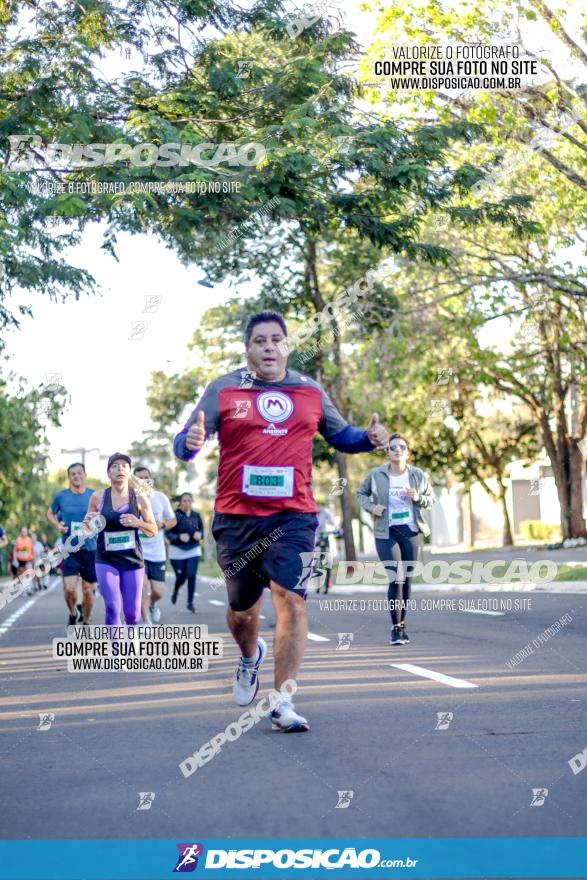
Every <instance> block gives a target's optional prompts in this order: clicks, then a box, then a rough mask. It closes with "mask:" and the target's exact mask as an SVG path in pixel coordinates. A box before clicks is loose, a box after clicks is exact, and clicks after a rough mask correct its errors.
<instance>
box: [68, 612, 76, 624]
mask: <svg viewBox="0 0 587 880" xmlns="http://www.w3.org/2000/svg"><path fill="white" fill-rule="evenodd" d="M76 623H77V614H70V615H69V618H68V620H67V625H68V626H75V625H76Z"/></svg>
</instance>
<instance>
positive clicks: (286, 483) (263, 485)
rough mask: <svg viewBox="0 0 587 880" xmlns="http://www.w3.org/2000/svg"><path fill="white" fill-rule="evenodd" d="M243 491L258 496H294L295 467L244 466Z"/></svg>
mask: <svg viewBox="0 0 587 880" xmlns="http://www.w3.org/2000/svg"><path fill="white" fill-rule="evenodd" d="M242 487H243V492H244V494H245V495H252V496H255V497H257V498H259V497H260V498H293V494H294V469H293V467H257V466H256V465H252V464H245V465H244V466H243V482H242Z"/></svg>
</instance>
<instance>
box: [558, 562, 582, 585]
mask: <svg viewBox="0 0 587 880" xmlns="http://www.w3.org/2000/svg"><path fill="white" fill-rule="evenodd" d="M555 581H587V566H586V565H564V564H563V565H559V568H558V574H557V576H556V577H555Z"/></svg>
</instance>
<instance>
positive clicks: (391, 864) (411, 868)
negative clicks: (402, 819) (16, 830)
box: [0, 837, 587, 880]
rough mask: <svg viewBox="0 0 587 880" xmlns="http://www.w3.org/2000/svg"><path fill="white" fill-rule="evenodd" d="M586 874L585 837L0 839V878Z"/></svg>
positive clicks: (226, 879) (371, 879)
mask: <svg viewBox="0 0 587 880" xmlns="http://www.w3.org/2000/svg"><path fill="white" fill-rule="evenodd" d="M179 874H192V875H193V878H194V880H197V878H198V877H200V878H201V877H205V878H215V880H232V878H236V877H259V878H262V880H293V878H299V880H306V878H307V880H314V878H320V877H330V878H332V880H346V878H353V877H357V878H362V880H385V878H388V877H389V878H393V877H403V878H414V880H418V878H420V880H422V878H436V877H439V878H447V880H457V878H470V880H473V878H485V880H491V878H500V877H507V878H518V877H532V878H538V877H550V878H558V880H560V878H563V877H576V878H585V877H587V838H586V837H550V838H539V837H524V838H512V837H493V838H446V839H441V840H439V839H436V840H430V839H421V838H411V839H400V838H398V839H389V838H385V839H378V838H365V839H362V838H356V839H334V840H323V839H317V838H313V839H308V838H277V839H275V838H257V839H226V838H224V839H209V840H202V839H201V838H196V839H194V840H188V839H185V838H184V839H183V840H10V841H6V840H4V841H0V878H2V880H167V878H171V880H172V878H175V877H177V876H178V875H179Z"/></svg>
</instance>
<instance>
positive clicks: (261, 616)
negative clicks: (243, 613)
mask: <svg viewBox="0 0 587 880" xmlns="http://www.w3.org/2000/svg"><path fill="white" fill-rule="evenodd" d="M259 620H267V618H266V617H265V615H264V614H260V615H259Z"/></svg>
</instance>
